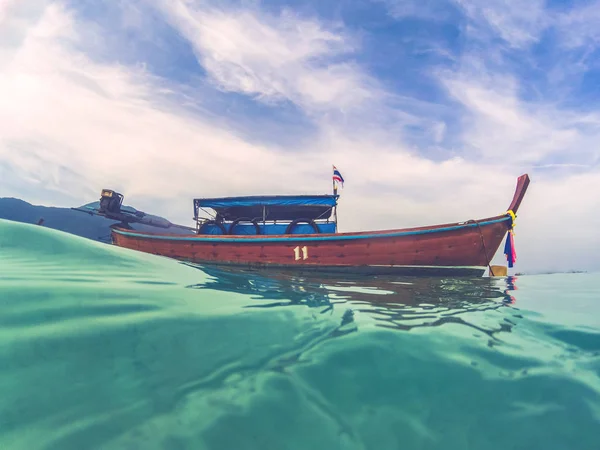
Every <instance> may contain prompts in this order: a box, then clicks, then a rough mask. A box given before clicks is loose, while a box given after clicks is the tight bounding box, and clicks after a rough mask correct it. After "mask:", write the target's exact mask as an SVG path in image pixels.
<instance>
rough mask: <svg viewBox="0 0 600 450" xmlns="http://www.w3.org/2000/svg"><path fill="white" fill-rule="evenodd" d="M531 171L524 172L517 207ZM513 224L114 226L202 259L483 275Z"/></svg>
mask: <svg viewBox="0 0 600 450" xmlns="http://www.w3.org/2000/svg"><path fill="white" fill-rule="evenodd" d="M528 183H529V178H528V177H527V176H526V175H524V176H523V177H520V178H519V182H518V184H517V190H516V192H515V196H514V198H513V202H512V203H511V207H510V208H509V209H510V210H512V211H513V212H515V214H516V210H517V209H518V207H519V205H520V203H521V200H522V198H523V196H524V194H525V190H526V189H527V185H528ZM511 225H512V218H511V216H510V215H507V214H504V215H500V216H496V217H491V218H488V219H483V220H479V221H468V222H461V223H453V224H445V225H437V226H430V227H420V228H408V229H399V230H386V231H374V232H355V233H333V234H316V235H315V234H306V235H276V236H265V235H258V236H232V235H198V234H189V235H181V234H166V233H148V232H141V231H135V230H127V229H122V228H114V229H113V235H112V238H113V242H114V244H116V245H118V246H120V247H125V248H129V249H133V250H138V251H142V252H146V253H152V254H156V255H162V256H166V257H170V258H174V259H178V260H183V261H188V262H192V263H196V264H228V265H231V264H233V265H241V266H246V267H248V266H249V267H272V268H280V269H293V270H294V271H298V272H302V271H306V270H318V271H344V272H357V273H374V274H375V273H376V274H379V273H406V274H421V273H430V274H451V275H476V276H480V275H482V274H483V273H484V272H485V269H486V268H487V266H488V264H489V262H490V260H491V259H492V258H493V256H494V254H495V253H496V252H497V250H498V248H499V246H500V244H501V243H502V241H503V239H504V237H505V236H506V233H507V231H508V230H509V229H510V227H511Z"/></svg>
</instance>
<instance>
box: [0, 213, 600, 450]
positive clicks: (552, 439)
mask: <svg viewBox="0 0 600 450" xmlns="http://www.w3.org/2000/svg"><path fill="white" fill-rule="evenodd" d="M599 282H600V277H599V276H598V275H597V274H564V275H548V276H545V275H544V276H522V277H508V278H499V279H489V278H476V279H450V278H448V279H443V278H410V277H403V278H398V277H395V278H394V277H369V278H364V277H363V278H352V277H340V276H337V277H336V278H332V277H325V276H319V275H318V274H315V275H314V276H311V277H295V276H293V274H285V273H267V272H256V271H242V270H231V269H227V270H226V269H222V268H215V267H195V266H191V265H187V264H183V263H179V262H176V261H173V260H169V259H166V258H161V257H156V256H152V255H147V254H142V253H138V252H133V251H129V250H125V249H120V248H117V247H114V246H110V245H105V244H101V243H98V242H93V241H90V240H86V239H83V238H78V237H75V236H72V235H69V234H65V233H60V232H57V231H54V230H49V229H45V228H43V227H36V226H31V225H25V224H17V223H14V222H8V221H1V220H0V308H1V309H0V394H1V395H0V448H2V449H27V450H34V449H65V450H66V449H78V450H80V449H96V448H98V449H148V450H150V449H235V450H245V449H278V450H279V449H310V450H316V449H401V448H402V449H486V450H491V449H503V450H506V449H545V450H547V449H578V450H580V449H581V450H583V449H590V450H591V449H594V450H597V449H599V448H600V299H599V295H598V293H599V289H598V285H599Z"/></svg>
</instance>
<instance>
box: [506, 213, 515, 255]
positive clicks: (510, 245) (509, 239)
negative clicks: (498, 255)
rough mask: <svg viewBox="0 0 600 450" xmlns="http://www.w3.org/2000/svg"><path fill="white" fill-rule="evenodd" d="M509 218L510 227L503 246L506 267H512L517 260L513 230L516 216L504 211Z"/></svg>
mask: <svg viewBox="0 0 600 450" xmlns="http://www.w3.org/2000/svg"><path fill="white" fill-rule="evenodd" d="M506 214H508V215H509V216H510V218H511V226H510V229H509V230H508V234H507V235H506V243H505V244H504V254H505V255H506V260H507V262H508V267H512V266H513V265H514V264H515V262H516V260H517V252H516V251H515V238H514V228H515V225H516V218H517V217H516V215H515V213H514V212H513V211H512V210H509V211H506Z"/></svg>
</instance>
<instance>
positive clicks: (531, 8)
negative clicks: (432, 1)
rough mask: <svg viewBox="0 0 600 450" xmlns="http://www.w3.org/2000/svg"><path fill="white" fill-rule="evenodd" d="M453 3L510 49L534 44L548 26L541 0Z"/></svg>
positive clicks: (488, 0) (482, 0)
mask: <svg viewBox="0 0 600 450" xmlns="http://www.w3.org/2000/svg"><path fill="white" fill-rule="evenodd" d="M453 1H455V2H456V3H457V4H458V5H459V6H460V7H462V8H463V9H464V11H465V12H466V14H467V15H468V16H469V17H470V18H471V19H472V20H473V21H474V22H475V23H479V24H482V25H484V26H486V27H490V28H491V29H493V30H494V32H495V33H496V34H498V35H499V36H500V37H502V39H504V40H505V41H506V42H507V43H508V44H510V45H511V46H513V47H525V46H527V45H530V44H532V43H534V42H536V41H537V40H538V39H539V35H540V33H541V31H542V30H544V29H545V28H546V27H547V26H548V25H549V16H548V14H547V12H546V9H545V3H546V2H545V0H527V1H521V0H453ZM479 31H483V30H479Z"/></svg>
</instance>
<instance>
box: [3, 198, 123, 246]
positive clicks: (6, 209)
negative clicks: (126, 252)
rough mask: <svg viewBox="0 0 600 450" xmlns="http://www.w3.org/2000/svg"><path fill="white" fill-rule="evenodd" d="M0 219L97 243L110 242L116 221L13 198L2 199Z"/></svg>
mask: <svg viewBox="0 0 600 450" xmlns="http://www.w3.org/2000/svg"><path fill="white" fill-rule="evenodd" d="M0 219H6V220H13V221H15V222H23V223H30V224H39V225H42V226H44V227H48V228H53V229H56V230H60V231H64V232H66V233H71V234H75V235H77V236H81V237H85V238H88V239H92V240H95V241H102V242H108V241H109V239H110V232H111V230H110V225H112V224H113V223H115V222H114V221H111V220H108V219H105V218H102V217H98V216H91V215H88V214H85V213H82V212H78V211H73V210H72V209H70V208H56V207H52V206H38V205H32V204H31V203H28V202H26V201H24V200H21V199H18V198H13V197H1V198H0Z"/></svg>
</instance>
